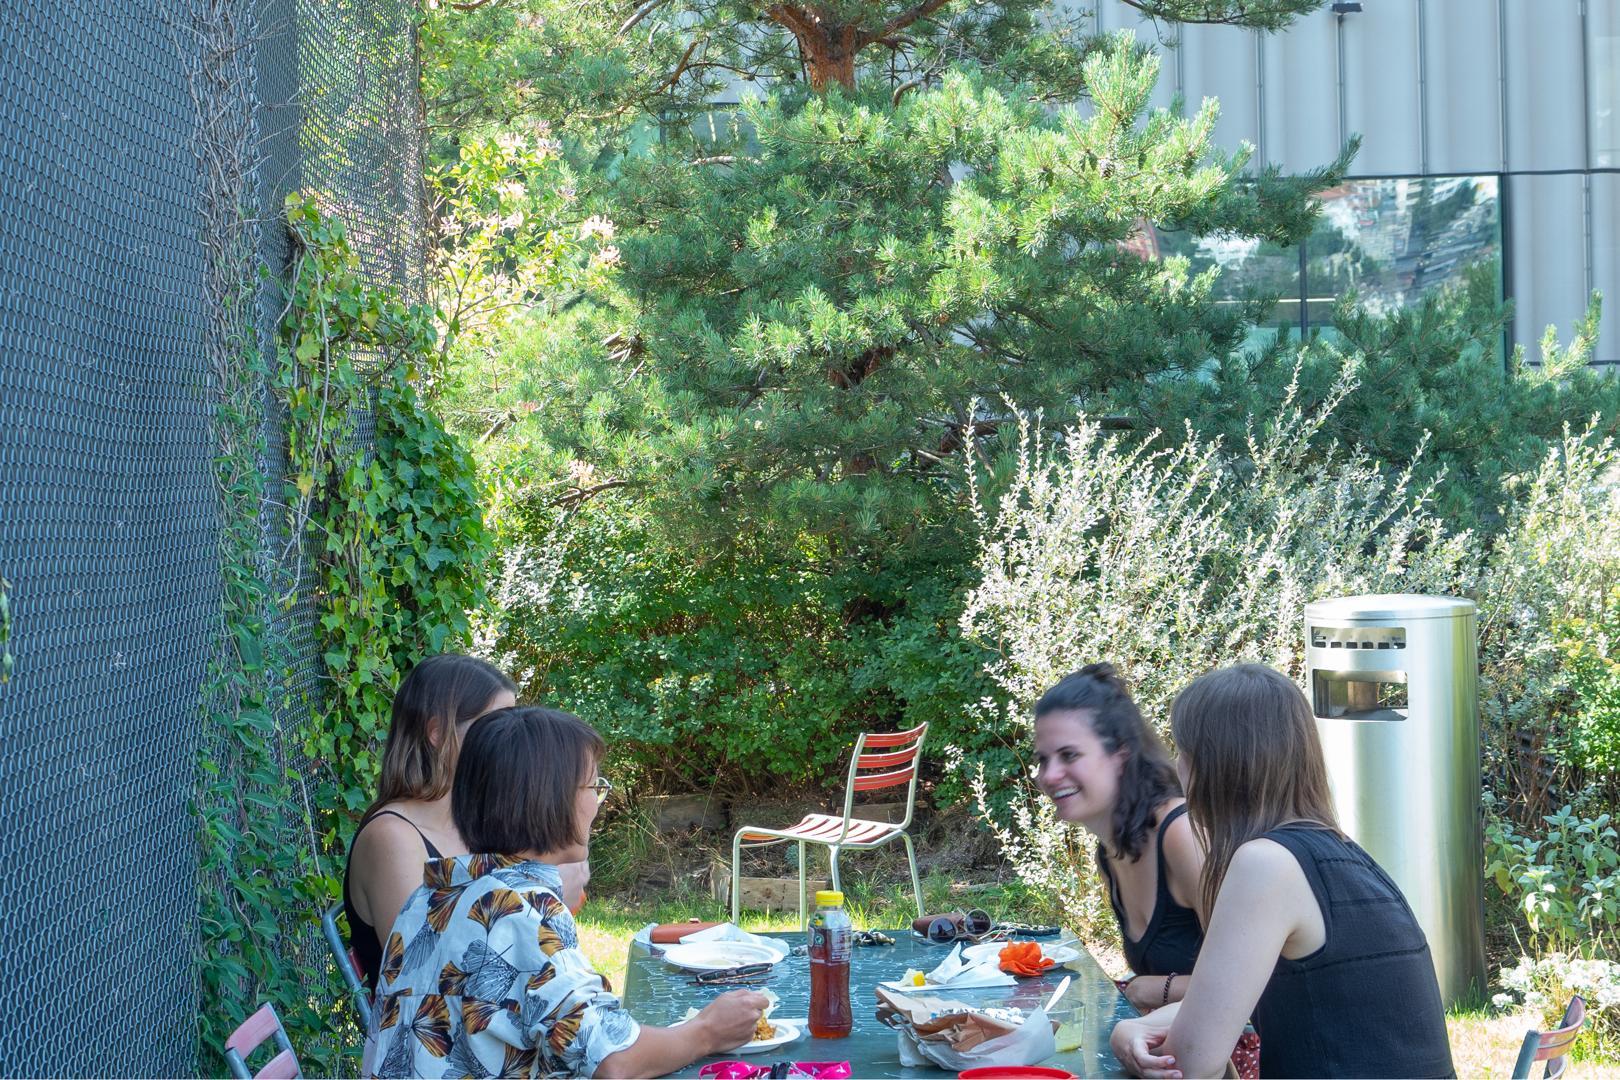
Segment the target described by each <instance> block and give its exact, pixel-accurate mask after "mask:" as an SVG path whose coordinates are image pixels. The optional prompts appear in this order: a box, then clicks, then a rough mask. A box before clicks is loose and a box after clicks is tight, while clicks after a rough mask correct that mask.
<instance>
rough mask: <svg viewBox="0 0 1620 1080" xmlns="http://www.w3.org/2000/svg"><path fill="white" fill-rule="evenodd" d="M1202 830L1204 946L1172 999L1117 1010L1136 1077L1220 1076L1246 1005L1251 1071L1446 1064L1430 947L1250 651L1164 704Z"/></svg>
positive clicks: (1285, 691) (1304, 731)
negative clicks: (1254, 1035) (1344, 814)
mask: <svg viewBox="0 0 1620 1080" xmlns="http://www.w3.org/2000/svg"><path fill="white" fill-rule="evenodd" d="M1170 725H1171V732H1172V734H1173V736H1174V738H1175V743H1176V748H1177V750H1178V752H1179V759H1178V761H1177V768H1178V769H1179V771H1180V773H1181V779H1182V784H1183V787H1184V788H1185V790H1186V793H1187V808H1188V815H1189V816H1190V817H1191V819H1192V824H1193V829H1194V830H1195V831H1196V832H1197V833H1198V835H1199V838H1200V839H1201V840H1202V841H1203V846H1204V850H1205V862H1204V871H1203V880H1202V882H1201V887H1200V890H1199V892H1200V896H1199V903H1200V907H1201V909H1202V910H1203V911H1204V912H1205V913H1206V919H1205V925H1206V928H1207V929H1206V933H1205V937H1204V945H1203V949H1202V951H1201V952H1200V953H1199V956H1198V963H1197V965H1196V966H1195V967H1194V968H1193V973H1192V979H1191V981H1190V983H1189V984H1188V987H1187V992H1186V994H1185V996H1184V997H1183V999H1182V1000H1181V1001H1180V1002H1179V1003H1177V1004H1172V1005H1170V1006H1168V1007H1166V1008H1163V1009H1159V1010H1156V1011H1155V1012H1153V1013H1150V1014H1149V1015H1147V1016H1144V1017H1142V1018H1140V1019H1136V1020H1126V1021H1122V1022H1121V1023H1120V1024H1119V1025H1118V1026H1117V1027H1116V1028H1115V1029H1114V1033H1113V1036H1112V1038H1111V1043H1112V1046H1113V1049H1114V1053H1115V1054H1116V1055H1117V1056H1118V1057H1119V1059H1120V1061H1121V1062H1122V1063H1123V1064H1124V1065H1125V1067H1126V1068H1128V1069H1130V1070H1132V1071H1133V1072H1135V1073H1137V1074H1138V1075H1141V1076H1165V1077H1182V1076H1219V1075H1221V1073H1222V1071H1223V1070H1224V1069H1225V1067H1226V1063H1227V1054H1228V1053H1229V1052H1230V1047H1231V1046H1232V1043H1233V1041H1234V1040H1235V1039H1236V1038H1237V1036H1238V1033H1239V1032H1240V1031H1242V1030H1243V1025H1244V1023H1245V1022H1246V1021H1248V1020H1249V1018H1250V1017H1251V1016H1252V1017H1253V1019H1254V1025H1255V1027H1256V1028H1257V1029H1258V1030H1259V1032H1260V1074H1261V1075H1262V1076H1452V1075H1455V1073H1454V1070H1453V1068H1452V1063H1451V1047H1450V1044H1449V1042H1448V1041H1447V1036H1446V1021H1445V1011H1444V1009H1443V1008H1442V1006H1441V1003H1440V987H1439V983H1438V982H1437V980H1436V978H1435V973H1434V963H1433V961H1432V959H1431V958H1430V955H1429V946H1428V942H1427V940H1426V939H1425V938H1424V936H1423V931H1422V929H1421V928H1420V927H1419V926H1418V924H1417V919H1416V918H1415V917H1414V916H1413V915H1412V910H1411V908H1410V907H1408V906H1407V903H1406V899H1405V897H1403V896H1402V895H1401V891H1400V889H1399V888H1398V887H1397V886H1396V885H1395V883H1394V882H1393V881H1392V880H1390V878H1389V875H1388V874H1386V873H1384V871H1383V869H1382V868H1380V867H1379V866H1378V864H1377V863H1376V862H1374V861H1373V859H1372V857H1371V856H1369V855H1368V854H1367V853H1366V852H1365V851H1363V850H1362V849H1361V848H1360V847H1359V846H1358V845H1357V844H1356V843H1355V842H1354V841H1352V840H1350V839H1349V838H1348V837H1346V836H1345V835H1344V834H1343V833H1342V832H1340V831H1339V827H1338V823H1337V818H1336V815H1335V814H1334V810H1333V797H1332V794H1331V793H1330V791H1329V789H1328V782H1327V768H1326V766H1325V764H1324V763H1323V760H1322V744H1321V741H1320V739H1319V738H1318V736H1317V732H1316V720H1315V717H1314V716H1313V715H1312V713H1311V708H1310V705H1309V703H1307V702H1306V700H1305V695H1304V694H1302V693H1301V692H1300V690H1299V687H1297V686H1295V685H1294V684H1293V682H1291V681H1290V680H1289V679H1288V678H1287V677H1285V676H1284V675H1282V674H1281V673H1279V672H1276V671H1273V670H1272V669H1271V668H1268V667H1265V666H1263V665H1260V664H1239V665H1237V666H1235V667H1229V668H1223V669H1221V670H1219V671H1214V672H1211V673H1209V674H1208V675H1204V676H1201V677H1200V678H1198V679H1195V680H1193V682H1192V683H1191V684H1190V685H1188V686H1187V688H1186V689H1184V690H1183V691H1182V692H1181V693H1180V695H1178V696H1177V698H1176V700H1175V704H1174V705H1173V706H1172V707H1171V714H1170Z"/></svg>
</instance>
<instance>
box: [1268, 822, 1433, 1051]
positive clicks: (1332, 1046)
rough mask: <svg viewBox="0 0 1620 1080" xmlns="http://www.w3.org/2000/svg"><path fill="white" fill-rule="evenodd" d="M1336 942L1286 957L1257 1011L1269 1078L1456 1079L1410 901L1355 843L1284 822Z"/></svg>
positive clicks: (1285, 837)
mask: <svg viewBox="0 0 1620 1080" xmlns="http://www.w3.org/2000/svg"><path fill="white" fill-rule="evenodd" d="M1265 839H1267V840H1272V841H1275V842H1276V843H1278V844H1281V845H1282V846H1283V847H1285V848H1287V849H1288V850H1289V852H1291V853H1292V854H1293V856H1294V858H1295V859H1297V860H1298V861H1299V865H1300V868H1301V869H1303V870H1304V871H1305V877H1306V880H1308V881H1309V882H1310V883H1311V892H1313V893H1314V894H1315V895H1316V903H1317V905H1318V906H1319V907H1320V908H1321V909H1322V924H1323V926H1324V927H1325V928H1326V930H1327V941H1326V943H1325V944H1323V946H1322V947H1321V948H1320V949H1318V950H1317V951H1316V952H1314V953H1312V954H1311V955H1309V956H1307V957H1305V958H1304V959H1301V960H1288V959H1285V958H1281V957H1279V958H1278V960H1277V967H1276V968H1275V970H1273V971H1272V974H1271V981H1270V982H1268V983H1267V984H1266V989H1265V992H1264V993H1263V994H1261V995H1260V1002H1259V1004H1258V1005H1256V1006H1255V1010H1254V1026H1255V1028H1256V1029H1257V1030H1258V1031H1259V1032H1260V1075H1261V1076H1455V1075H1456V1071H1455V1069H1454V1068H1453V1066H1452V1064H1451V1043H1450V1041H1449V1039H1448V1038H1447V1036H1446V1014H1445V1010H1444V1008H1442V1007H1441V1004H1440V984H1439V982H1438V981H1437V980H1436V979H1435V974H1434V961H1433V960H1432V959H1431V958H1430V956H1429V943H1428V940H1427V939H1426V938H1425V937H1424V936H1423V930H1422V928H1421V927H1419V926H1418V923H1417V919H1416V917H1414V916H1413V914H1412V909H1411V908H1410V907H1408V906H1407V903H1406V897H1404V896H1402V895H1401V890H1400V889H1399V888H1398V887H1397V886H1396V885H1395V882H1394V881H1392V880H1390V877H1389V875H1388V874H1386V873H1384V870H1383V868H1382V867H1380V866H1379V865H1378V864H1377V863H1376V862H1374V861H1373V859H1372V856H1370V855H1368V854H1367V853H1366V852H1365V851H1363V850H1362V849H1361V848H1360V847H1359V846H1357V845H1356V843H1355V842H1354V841H1353V840H1347V839H1344V838H1342V837H1340V836H1339V834H1338V833H1336V832H1334V831H1333V830H1332V829H1327V828H1323V827H1322V826H1319V825H1306V824H1294V825H1283V826H1280V827H1278V828H1275V829H1272V830H1271V831H1270V832H1268V833H1266V834H1265Z"/></svg>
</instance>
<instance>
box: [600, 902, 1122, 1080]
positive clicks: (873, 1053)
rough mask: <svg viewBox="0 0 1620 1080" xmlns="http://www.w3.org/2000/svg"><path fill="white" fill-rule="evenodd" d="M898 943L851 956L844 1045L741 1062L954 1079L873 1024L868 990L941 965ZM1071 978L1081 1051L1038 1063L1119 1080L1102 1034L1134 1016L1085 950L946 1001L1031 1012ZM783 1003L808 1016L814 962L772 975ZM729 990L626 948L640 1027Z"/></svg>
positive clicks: (926, 951) (910, 939)
mask: <svg viewBox="0 0 1620 1080" xmlns="http://www.w3.org/2000/svg"><path fill="white" fill-rule="evenodd" d="M889 933H890V936H892V937H893V938H894V939H895V944H894V945H877V946H870V947H865V948H859V949H856V950H855V953H854V958H853V960H852V961H851V964H850V974H849V997H850V1004H851V1006H852V1007H853V1012H854V1014H855V1030H854V1031H853V1032H851V1033H850V1035H849V1037H848V1038H844V1039H812V1038H811V1037H810V1036H809V1035H808V1034H806V1035H805V1036H804V1037H803V1038H801V1039H799V1040H797V1041H796V1042H791V1043H788V1044H786V1045H785V1046H779V1047H777V1048H775V1049H773V1050H768V1051H766V1052H764V1053H761V1054H751V1055H748V1057H747V1060H750V1061H756V1062H758V1063H760V1064H763V1065H769V1064H771V1063H772V1062H776V1061H848V1062H849V1063H850V1065H851V1066H852V1069H853V1072H854V1074H855V1076H857V1077H879V1076H882V1077H924V1076H954V1075H955V1074H954V1073H949V1072H944V1071H942V1070H939V1069H933V1068H911V1069H907V1068H902V1067H901V1065H900V1051H899V1047H898V1043H897V1039H898V1038H899V1036H898V1035H897V1034H896V1032H895V1031H894V1030H893V1029H891V1028H887V1027H884V1026H883V1025H882V1024H880V1023H878V1021H877V997H876V995H875V994H874V993H873V992H872V991H873V987H875V986H876V985H877V984H878V983H879V982H886V981H888V980H891V979H896V978H899V977H900V975H902V974H903V973H904V972H905V970H906V969H907V968H917V969H919V970H922V971H927V970H929V969H930V968H932V967H934V966H935V965H936V964H938V963H939V962H940V961H941V960H943V959H944V958H945V954H946V952H947V951H948V946H943V945H934V944H931V943H929V942H927V941H924V940H922V939H921V938H919V937H917V936H916V935H915V934H913V933H912V932H911V931H910V929H909V928H908V929H906V930H893V931H889ZM770 936H771V937H775V938H780V939H781V940H783V941H786V942H788V943H789V944H791V945H802V944H803V943H804V941H805V935H804V934H802V933H788V934H771V935H770ZM1065 975H1069V976H1072V977H1073V980H1074V981H1073V982H1072V983H1070V985H1069V989H1068V992H1067V993H1065V994H1064V995H1063V1000H1062V1001H1061V1002H1060V1003H1059V1005H1058V1012H1060V1013H1061V1012H1063V1011H1064V1010H1065V1009H1067V1008H1069V1007H1072V1006H1075V1005H1080V1004H1083V1005H1084V1006H1085V1010H1084V1017H1083V1019H1082V1020H1081V1031H1082V1035H1081V1044H1080V1049H1078V1050H1072V1051H1070V1052H1068V1053H1066V1054H1057V1055H1056V1056H1054V1057H1051V1058H1048V1059H1047V1060H1046V1061H1043V1062H1040V1063H1039V1064H1042V1065H1055V1066H1059V1067H1061V1068H1064V1069H1067V1070H1069V1071H1070V1072H1072V1073H1074V1074H1076V1075H1077V1076H1123V1075H1125V1073H1124V1071H1123V1070H1122V1069H1121V1068H1120V1065H1119V1061H1118V1059H1117V1058H1115V1057H1114V1055H1113V1052H1112V1051H1110V1050H1109V1049H1108V1033H1109V1032H1110V1031H1112V1030H1113V1028H1114V1024H1115V1023H1117V1022H1118V1021H1119V1020H1122V1019H1125V1018H1126V1017H1131V1016H1135V1015H1136V1010H1134V1009H1132V1008H1131V1006H1130V1003H1129V1002H1127V1001H1126V1000H1125V997H1124V995H1122V994H1121V993H1120V992H1119V990H1118V989H1117V988H1116V987H1115V986H1114V983H1113V981H1112V980H1111V979H1109V978H1108V976H1107V975H1105V974H1103V970H1102V968H1100V967H1098V966H1097V961H1095V960H1094V959H1092V957H1091V954H1090V953H1088V952H1086V951H1085V950H1084V949H1081V950H1080V957H1079V959H1077V960H1074V961H1072V962H1070V963H1069V964H1067V965H1065V966H1062V967H1056V968H1052V969H1049V970H1048V971H1047V973H1046V974H1044V975H1042V976H1041V977H1039V978H1034V979H1019V980H1018V983H1017V985H1015V986H992V987H981V988H978V989H967V990H959V991H955V992H954V994H953V995H952V996H956V997H959V998H960V999H961V1000H963V1001H967V1002H970V1003H972V1004H974V1005H980V1004H982V1005H1016V1006H1019V1007H1021V1008H1025V1009H1030V1008H1034V1007H1035V1006H1037V1005H1039V1004H1040V1003H1041V1002H1043V1001H1045V1000H1046V997H1047V995H1049V994H1050V993H1051V992H1052V991H1053V990H1055V989H1056V988H1057V984H1058V982H1059V981H1061V980H1062V978H1063V976H1065ZM763 985H764V986H765V987H769V988H770V989H771V990H773V991H775V992H776V995H777V996H778V997H779V998H781V1004H780V1005H778V1006H777V1009H776V1015H778V1016H781V1017H784V1018H792V1017H802V1016H805V1015H807V1014H808V1013H809V1010H810V959H809V957H807V956H803V955H796V956H789V957H788V958H787V959H786V960H784V961H782V962H781V963H780V964H777V965H776V967H775V968H773V969H772V971H771V974H770V977H769V978H768V979H767V980H766V981H765V983H764V984H763ZM725 989H727V988H726V987H719V988H715V989H710V988H708V987H701V986H694V985H692V975H691V973H690V972H685V971H681V970H680V969H678V968H674V967H671V966H670V965H669V964H666V963H664V961H663V960H662V959H660V958H659V957H658V956H656V955H654V954H653V953H652V952H650V951H649V950H648V948H647V947H646V946H645V945H641V944H637V943H631V945H630V961H629V966H628V968H627V969H626V971H625V979H624V1002H625V1005H626V1006H627V1007H628V1008H629V1010H630V1013H631V1015H633V1016H634V1017H635V1018H636V1019H637V1020H640V1021H641V1022H642V1023H644V1024H655V1025H658V1026H665V1025H668V1024H671V1023H674V1022H675V1021H676V1020H679V1019H680V1018H681V1017H682V1016H683V1015H685V1013H686V1010H687V1008H688V1007H690V1006H696V1007H698V1008H702V1007H703V1006H704V1005H705V1004H707V1003H708V1002H709V1001H710V1000H712V999H713V998H714V997H715V996H716V995H717V994H719V993H721V992H723V991H724V990H725ZM741 1056H742V1055H739V1054H735V1053H732V1054H721V1055H719V1056H717V1057H712V1058H704V1059H703V1060H702V1061H699V1062H696V1063H694V1064H693V1065H691V1066H690V1067H689V1068H687V1069H684V1070H682V1071H681V1072H678V1073H673V1074H671V1075H674V1076H696V1075H697V1072H698V1069H699V1068H701V1067H702V1066H703V1065H706V1064H708V1063H709V1062H711V1061H725V1060H728V1059H735V1058H739V1057H741Z"/></svg>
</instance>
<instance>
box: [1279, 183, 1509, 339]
mask: <svg viewBox="0 0 1620 1080" xmlns="http://www.w3.org/2000/svg"><path fill="white" fill-rule="evenodd" d="M1498 187H1499V184H1498V180H1497V178H1496V177H1495V176H1441V177H1428V178H1422V179H1418V178H1400V179H1393V180H1352V181H1348V182H1346V183H1344V184H1341V185H1339V186H1338V187H1335V188H1330V189H1328V190H1327V191H1324V192H1322V194H1321V196H1320V199H1321V202H1322V216H1321V217H1320V218H1319V219H1318V220H1317V224H1316V228H1315V230H1314V231H1313V232H1312V233H1311V236H1310V239H1309V240H1308V241H1306V260H1305V263H1306V269H1305V292H1306V312H1307V314H1308V315H1309V317H1310V323H1311V325H1312V326H1313V327H1323V326H1327V325H1329V324H1330V323H1331V322H1332V317H1333V305H1334V304H1335V303H1337V302H1338V300H1339V298H1340V297H1342V296H1344V294H1345V293H1347V292H1350V291H1351V290H1354V291H1355V293H1356V295H1357V297H1358V299H1359V302H1360V304H1361V306H1363V307H1364V308H1366V309H1367V310H1369V311H1371V312H1373V313H1375V314H1386V313H1388V312H1390V311H1392V310H1394V309H1396V308H1401V307H1405V306H1407V305H1410V304H1413V303H1416V302H1417V301H1418V300H1419V299H1421V298H1422V297H1423V296H1425V295H1426V294H1428V293H1431V292H1433V291H1434V290H1435V289H1439V288H1442V287H1444V286H1447V285H1452V284H1460V283H1461V282H1462V280H1463V275H1464V272H1465V271H1467V270H1468V269H1469V268H1470V267H1472V266H1474V265H1476V264H1478V263H1480V262H1491V263H1493V264H1495V265H1497V266H1498V267H1500V263H1501V254H1502V235H1501V200H1500V198H1499V192H1498Z"/></svg>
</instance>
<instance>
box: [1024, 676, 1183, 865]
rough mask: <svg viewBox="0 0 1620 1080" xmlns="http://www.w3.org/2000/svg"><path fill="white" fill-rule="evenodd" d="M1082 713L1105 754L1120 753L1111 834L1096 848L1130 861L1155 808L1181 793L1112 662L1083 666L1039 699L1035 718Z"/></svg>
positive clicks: (1143, 842) (1138, 853) (1138, 852)
mask: <svg viewBox="0 0 1620 1080" xmlns="http://www.w3.org/2000/svg"><path fill="white" fill-rule="evenodd" d="M1055 712H1082V713H1084V714H1086V716H1087V718H1088V719H1089V720H1090V723H1091V730H1092V732H1093V734H1095V735H1096V736H1097V739H1098V741H1099V742H1101V743H1102V744H1103V749H1104V750H1105V751H1107V752H1108V753H1110V754H1114V753H1117V752H1119V751H1121V750H1123V751H1125V767H1124V769H1123V770H1122V771H1121V773H1120V777H1119V797H1118V799H1116V800H1115V802H1114V822H1113V825H1114V835H1113V836H1111V837H1102V838H1101V840H1102V842H1101V844H1099V848H1100V849H1102V850H1107V851H1108V852H1109V854H1111V855H1112V856H1113V857H1114V858H1116V859H1130V860H1131V861H1132V862H1135V861H1136V860H1137V859H1140V858H1141V857H1142V852H1143V851H1144V850H1145V849H1146V848H1147V836H1148V831H1149V830H1150V829H1152V828H1153V827H1154V826H1155V825H1157V824H1158V811H1159V804H1160V803H1162V802H1164V801H1165V800H1166V799H1170V798H1174V797H1175V796H1177V795H1180V794H1181V781H1180V780H1178V779H1176V768H1175V766H1174V765H1172V764H1171V763H1170V752H1169V751H1168V750H1167V749H1165V745H1164V740H1163V739H1161V738H1159V736H1158V733H1157V732H1155V731H1154V730H1153V729H1152V728H1151V727H1149V726H1148V725H1147V722H1146V721H1145V720H1143V719H1142V710H1140V709H1138V708H1137V707H1136V702H1135V700H1133V699H1132V698H1131V692H1130V690H1129V689H1127V688H1126V686H1125V680H1124V679H1122V678H1120V677H1119V673H1118V672H1116V671H1115V670H1114V665H1113V664H1087V665H1086V666H1085V667H1083V668H1081V669H1080V670H1079V671H1077V672H1075V673H1074V674H1073V675H1069V676H1066V677H1065V678H1064V679H1063V681H1062V682H1060V683H1058V684H1057V685H1056V686H1054V687H1052V689H1050V690H1048V691H1047V692H1046V693H1044V694H1042V695H1041V700H1039V701H1037V702H1036V703H1035V719H1036V720H1037V721H1038V720H1040V718H1041V717H1043V716H1046V715H1047V714H1048V713H1055Z"/></svg>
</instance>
